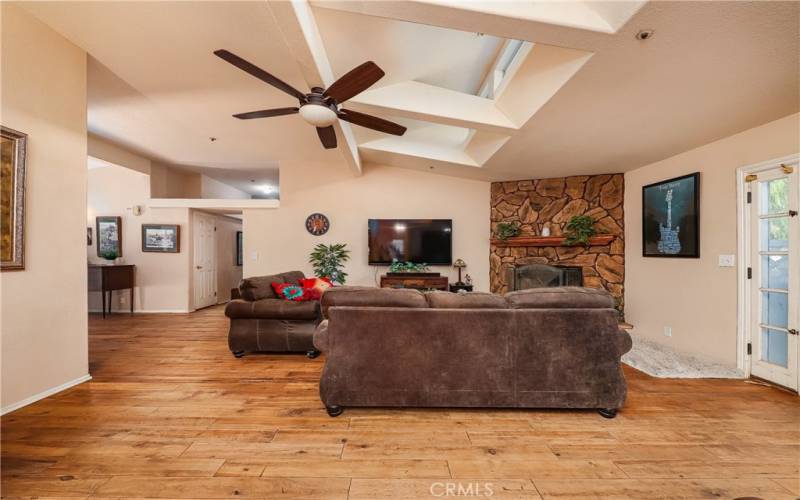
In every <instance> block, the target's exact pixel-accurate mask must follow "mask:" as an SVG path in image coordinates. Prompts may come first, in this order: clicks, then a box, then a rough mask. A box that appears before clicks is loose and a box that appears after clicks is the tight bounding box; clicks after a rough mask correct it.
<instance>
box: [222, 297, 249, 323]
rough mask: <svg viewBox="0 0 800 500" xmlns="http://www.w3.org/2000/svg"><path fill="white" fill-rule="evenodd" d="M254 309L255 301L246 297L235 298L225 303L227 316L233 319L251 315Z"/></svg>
mask: <svg viewBox="0 0 800 500" xmlns="http://www.w3.org/2000/svg"><path fill="white" fill-rule="evenodd" d="M252 310H253V303H252V302H251V301H248V300H244V299H234V300H231V301H230V302H228V303H227V304H225V316H227V317H229V318H232V319H234V318H246V317H249V314H250V312H251V311H252Z"/></svg>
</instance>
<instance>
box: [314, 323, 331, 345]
mask: <svg viewBox="0 0 800 500" xmlns="http://www.w3.org/2000/svg"><path fill="white" fill-rule="evenodd" d="M314 347H316V348H317V350H318V351H322V352H325V351H327V350H328V320H327V319H325V320H322V322H320V324H319V325H317V329H316V331H314Z"/></svg>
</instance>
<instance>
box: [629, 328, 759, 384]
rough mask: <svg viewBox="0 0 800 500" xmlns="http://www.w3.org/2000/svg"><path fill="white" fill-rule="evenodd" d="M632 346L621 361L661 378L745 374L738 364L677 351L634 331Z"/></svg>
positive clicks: (718, 376) (738, 376) (722, 376)
mask: <svg viewBox="0 0 800 500" xmlns="http://www.w3.org/2000/svg"><path fill="white" fill-rule="evenodd" d="M631 338H632V339H633V348H632V349H631V350H630V351H629V352H628V353H627V354H625V355H624V356H622V362H623V363H625V364H627V365H629V366H632V367H633V368H636V369H637V370H641V371H643V372H645V373H646V374H648V375H652V376H653V377H660V378H744V373H743V372H742V371H740V370H738V369H736V368H731V367H728V366H724V365H720V364H717V363H714V362H710V361H706V360H703V359H699V358H696V357H694V356H691V355H689V354H684V353H679V352H676V351H674V350H672V349H670V348H669V347H665V346H663V345H661V344H658V343H656V342H653V341H652V340H647V339H644V338H642V337H640V336H638V335H634V334H631Z"/></svg>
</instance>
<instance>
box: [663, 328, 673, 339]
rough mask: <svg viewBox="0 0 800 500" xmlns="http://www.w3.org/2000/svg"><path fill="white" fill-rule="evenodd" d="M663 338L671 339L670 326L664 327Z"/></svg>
mask: <svg viewBox="0 0 800 500" xmlns="http://www.w3.org/2000/svg"><path fill="white" fill-rule="evenodd" d="M664 336H665V337H672V327H671V326H665V327H664Z"/></svg>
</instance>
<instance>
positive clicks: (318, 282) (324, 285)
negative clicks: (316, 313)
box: [300, 278, 333, 295]
mask: <svg viewBox="0 0 800 500" xmlns="http://www.w3.org/2000/svg"><path fill="white" fill-rule="evenodd" d="M300 285H301V286H302V287H303V288H305V289H306V290H316V291H317V292H319V294H320V295H322V292H324V291H325V290H327V289H328V288H330V287H332V286H333V283H331V280H330V279H328V278H304V279H301V280H300Z"/></svg>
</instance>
